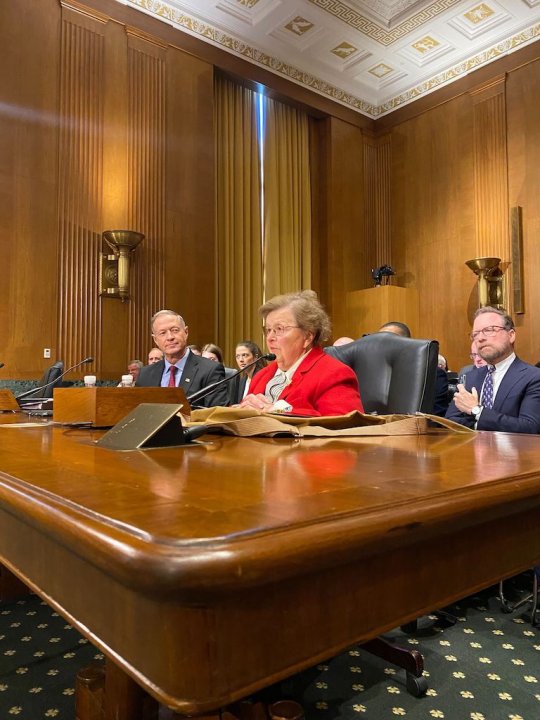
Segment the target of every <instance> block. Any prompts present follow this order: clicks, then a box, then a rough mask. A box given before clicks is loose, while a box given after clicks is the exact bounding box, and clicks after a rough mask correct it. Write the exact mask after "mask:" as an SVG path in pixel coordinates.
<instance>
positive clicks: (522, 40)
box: [376, 23, 540, 115]
mask: <svg viewBox="0 0 540 720" xmlns="http://www.w3.org/2000/svg"><path fill="white" fill-rule="evenodd" d="M538 37H540V23H538V24H536V25H533V26H532V27H530V28H528V29H527V30H523V31H522V32H520V33H518V34H517V35H514V36H513V37H511V38H508V40H503V41H502V42H500V43H497V44H496V45H494V46H493V47H491V48H488V49H487V50H485V51H484V52H482V53H479V54H478V55H475V56H474V57H472V58H469V59H468V60H464V61H463V62H461V63H459V64H458V65H454V67H451V68H448V70H445V71H444V72H441V73H439V74H438V75H435V76H434V77H432V78H430V79H429V80H426V81H425V82H423V83H420V85H417V86H416V87H414V88H411V89H410V90H407V91H406V92H404V93H402V94H401V95H397V96H396V97H395V98H392V99H391V100H389V101H388V102H386V103H383V104H382V105H379V106H378V107H377V112H376V114H377V115H383V114H386V113H389V112H391V111H392V110H396V109H397V108H398V107H399V106H400V105H406V104H407V103H409V102H412V101H413V100H417V99H418V98H419V97H421V96H422V95H426V94H427V93H430V92H432V91H433V90H436V89H437V88H438V87H441V86H442V85H446V84H447V83H449V82H452V81H453V80H457V79H458V78H460V77H461V76H463V75H467V73H470V72H471V71H473V70H478V68H480V67H482V66H483V65H487V64H488V63H490V62H493V61H494V60H497V59H498V58H500V57H502V56H503V55H507V54H508V53H509V52H513V51H514V50H517V48H518V47H520V45H524V44H528V43H530V42H531V41H532V40H535V39H536V38H538Z"/></svg>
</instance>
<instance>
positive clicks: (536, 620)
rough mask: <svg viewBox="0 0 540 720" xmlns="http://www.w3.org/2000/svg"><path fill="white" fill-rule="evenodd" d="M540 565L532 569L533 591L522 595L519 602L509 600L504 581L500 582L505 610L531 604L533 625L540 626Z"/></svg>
mask: <svg viewBox="0 0 540 720" xmlns="http://www.w3.org/2000/svg"><path fill="white" fill-rule="evenodd" d="M539 593H540V565H538V566H537V567H535V568H533V570H532V588H531V591H530V592H529V593H527V594H525V595H524V596H523V597H521V598H520V599H519V600H518V601H517V602H509V601H508V598H507V597H506V594H505V589H504V581H503V580H501V581H500V582H499V599H500V601H501V606H502V609H503V612H506V613H512V612H514V611H515V610H518V609H519V608H520V607H523V606H524V605H529V604H530V606H531V614H530V620H531V625H532V626H533V627H540V609H539V608H540V596H539Z"/></svg>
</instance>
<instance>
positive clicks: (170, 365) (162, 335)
mask: <svg viewBox="0 0 540 720" xmlns="http://www.w3.org/2000/svg"><path fill="white" fill-rule="evenodd" d="M151 328H152V338H153V340H154V342H155V344H156V345H157V346H158V348H159V349H160V350H161V351H162V352H163V355H164V358H163V360H160V361H159V362H156V363H153V364H152V365H146V366H145V367H143V368H141V371H140V372H139V377H138V378H137V382H136V383H135V384H136V385H137V386H138V387H160V386H161V387H181V388H182V389H183V390H184V392H185V393H186V395H187V397H188V399H189V396H190V395H191V394H193V393H195V392H197V391H198V390H202V389H203V388H206V387H208V386H209V385H211V384H212V383H215V382H218V381H219V380H223V379H224V377H225V370H224V368H223V365H220V364H219V363H215V362H212V361H211V360H207V359H206V358H203V357H199V356H198V355H194V354H193V353H192V352H191V351H190V350H189V348H188V347H187V338H188V326H187V325H186V323H185V322H184V319H183V317H182V316H181V315H179V314H178V313H176V312H174V310H160V311H159V312H157V313H156V314H155V315H154V316H153V317H152V320H151ZM197 404H199V405H203V406H204V407H212V406H214V405H224V406H226V405H228V404H229V396H228V392H227V388H226V387H225V386H223V385H222V386H221V387H219V388H216V390H215V391H214V392H212V393H210V394H209V395H207V396H206V397H204V398H202V399H201V400H200V401H198V403H197Z"/></svg>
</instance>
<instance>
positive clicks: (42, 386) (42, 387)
mask: <svg viewBox="0 0 540 720" xmlns="http://www.w3.org/2000/svg"><path fill="white" fill-rule="evenodd" d="M90 362H94V358H93V357H87V358H84V360H81V361H80V362H78V363H77V364H76V365H72V366H71V367H70V368H68V369H67V370H64V372H63V373H61V374H60V375H59V376H58V377H57V378H55V379H54V380H51V382H48V383H45V385H40V386H39V387H37V388H31V389H30V390H26V391H25V392H23V393H21V394H20V395H17V396H16V397H15V400H21V399H22V398H25V397H27V396H28V395H32V394H33V393H36V392H38V391H39V390H45V388H48V387H49V386H50V385H56V383H57V382H58V381H59V380H61V379H62V378H63V377H64V375H67V374H68V373H70V372H71V371H72V370H75V369H76V368H78V367H79V366H80V365H84V364H85V363H90ZM36 399H37V398H36Z"/></svg>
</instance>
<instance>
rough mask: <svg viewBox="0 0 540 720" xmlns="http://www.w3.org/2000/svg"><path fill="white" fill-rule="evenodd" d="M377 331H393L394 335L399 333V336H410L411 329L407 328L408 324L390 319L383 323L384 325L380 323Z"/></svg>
mask: <svg viewBox="0 0 540 720" xmlns="http://www.w3.org/2000/svg"><path fill="white" fill-rule="evenodd" d="M379 332H391V333H394V335H401V337H406V338H410V337H411V331H410V330H409V327H408V325H405V323H402V322H398V321H397V320H391V321H390V322H387V323H384V325H381V327H380V328H379Z"/></svg>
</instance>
